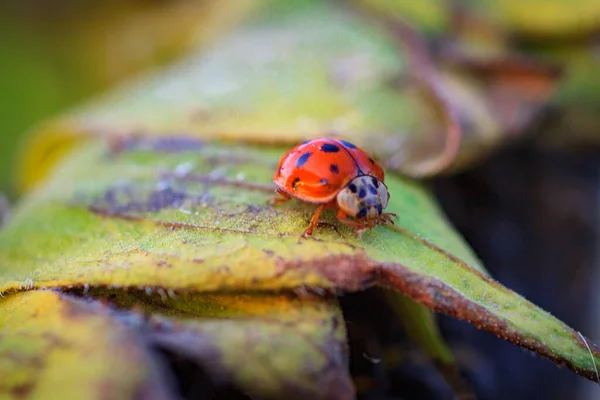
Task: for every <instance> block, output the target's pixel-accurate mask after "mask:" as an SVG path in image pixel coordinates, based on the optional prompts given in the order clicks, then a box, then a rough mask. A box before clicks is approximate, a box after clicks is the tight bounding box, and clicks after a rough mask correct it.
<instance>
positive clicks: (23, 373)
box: [0, 291, 174, 399]
mask: <svg viewBox="0 0 600 400" xmlns="http://www.w3.org/2000/svg"><path fill="white" fill-rule="evenodd" d="M139 340H140V339H139V337H137V336H136V335H135V334H133V333H132V332H130V331H128V330H127V329H126V328H125V327H124V326H122V325H121V324H119V323H117V322H115V321H113V320H112V319H111V317H110V314H109V312H108V310H107V309H104V308H103V307H102V306H99V305H90V304H88V303H85V302H82V301H79V300H75V299H72V298H70V297H65V296H63V295H60V294H57V293H53V292H44V291H32V292H23V293H18V294H14V295H11V296H10V297H8V298H5V299H0V377H1V378H2V379H0V398H5V396H6V397H8V398H42V397H47V396H49V395H51V396H52V397H56V398H87V399H106V398H114V399H126V398H133V397H136V396H140V397H143V398H148V399H170V398H174V397H173V393H172V392H171V387H170V383H171V382H168V378H169V376H168V375H166V374H164V371H163V370H162V369H161V368H160V364H158V363H156V360H154V359H153V358H152V357H151V356H150V354H149V353H148V351H147V349H145V348H144V347H142V346H140V345H139Z"/></svg>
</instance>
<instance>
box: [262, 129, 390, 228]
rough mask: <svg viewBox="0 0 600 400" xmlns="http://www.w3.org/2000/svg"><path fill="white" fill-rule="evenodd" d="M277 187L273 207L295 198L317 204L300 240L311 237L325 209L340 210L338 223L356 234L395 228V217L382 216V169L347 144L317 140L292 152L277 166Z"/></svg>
mask: <svg viewBox="0 0 600 400" xmlns="http://www.w3.org/2000/svg"><path fill="white" fill-rule="evenodd" d="M273 182H275V184H276V185H277V187H278V188H277V194H278V197H277V198H275V199H273V203H283V202H286V201H288V200H290V199H292V198H294V199H298V200H301V201H304V202H307V203H312V204H319V207H318V208H317V210H316V211H315V214H314V215H313V217H312V219H311V220H310V224H309V225H308V227H307V228H306V230H305V231H304V233H303V235H302V236H310V235H311V234H312V232H313V229H314V227H315V226H316V225H317V221H318V220H319V216H320V215H321V212H322V211H323V210H324V209H325V208H330V209H337V218H338V220H339V221H340V222H342V223H344V224H346V225H349V226H352V227H354V228H356V229H355V233H356V235H359V234H360V233H362V232H363V231H364V230H365V229H367V228H368V229H372V228H374V227H375V225H377V224H378V223H391V224H393V223H394V222H393V221H392V217H394V216H396V214H393V213H384V212H383V210H384V209H385V208H386V207H387V205H388V201H389V199H390V194H389V193H388V191H387V187H386V186H385V184H384V183H383V182H384V173H383V169H382V168H381V167H380V166H379V164H377V163H376V162H375V160H373V159H372V158H371V157H369V155H368V154H367V153H365V152H364V151H363V150H361V149H359V148H358V147H356V146H355V145H353V144H352V143H349V142H346V141H344V140H338V139H327V138H322V139H314V140H309V141H306V142H304V143H302V144H300V145H298V146H296V147H294V148H293V149H291V150H290V151H289V152H287V153H286V154H285V155H284V156H283V157H282V158H281V160H280V161H279V165H278V166H277V170H276V171H275V176H274V177H273Z"/></svg>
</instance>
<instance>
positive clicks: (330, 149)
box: [321, 143, 340, 153]
mask: <svg viewBox="0 0 600 400" xmlns="http://www.w3.org/2000/svg"><path fill="white" fill-rule="evenodd" d="M321 151H324V152H325V153H337V152H338V151H340V148H339V147H337V146H336V145H335V144H331V143H325V144H324V145H322V146H321Z"/></svg>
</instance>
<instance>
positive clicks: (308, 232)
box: [302, 204, 326, 237]
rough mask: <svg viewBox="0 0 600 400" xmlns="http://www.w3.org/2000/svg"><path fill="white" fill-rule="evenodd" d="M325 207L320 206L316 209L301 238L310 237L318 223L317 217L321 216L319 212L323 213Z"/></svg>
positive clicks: (323, 205)
mask: <svg viewBox="0 0 600 400" xmlns="http://www.w3.org/2000/svg"><path fill="white" fill-rule="evenodd" d="M325 206H326V204H321V205H320V206H319V207H318V208H317V210H316V211H315V214H314V215H313V217H312V218H311V220H310V224H308V228H306V230H305V231H304V233H303V234H302V236H303V237H307V236H310V235H312V233H313V229H315V226H317V222H318V221H319V217H320V216H321V212H323V209H324V208H325Z"/></svg>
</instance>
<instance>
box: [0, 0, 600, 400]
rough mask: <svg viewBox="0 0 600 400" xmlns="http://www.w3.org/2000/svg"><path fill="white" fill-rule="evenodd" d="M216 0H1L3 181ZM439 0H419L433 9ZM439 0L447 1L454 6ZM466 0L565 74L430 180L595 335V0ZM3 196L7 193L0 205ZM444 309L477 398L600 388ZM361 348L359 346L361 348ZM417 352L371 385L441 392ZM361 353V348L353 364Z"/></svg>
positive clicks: (543, 293)
mask: <svg viewBox="0 0 600 400" xmlns="http://www.w3.org/2000/svg"><path fill="white" fill-rule="evenodd" d="M208 3H210V2H206V1H200V0H197V1H193V0H173V1H168V0H127V1H117V0H109V1H99V0H98V1H83V2H82V1H77V0H58V1H54V2H47V1H44V0H4V1H2V2H1V3H0V60H1V62H0V93H2V97H1V98H0V193H2V194H3V195H4V196H6V197H7V198H9V199H10V200H11V201H15V200H16V199H17V198H18V195H19V192H18V190H17V187H16V185H15V181H14V178H15V175H16V168H17V164H16V161H17V155H18V154H19V151H21V150H22V149H23V148H24V146H26V145H25V144H24V143H25V142H24V141H23V139H24V138H25V137H26V135H27V132H28V130H29V129H31V128H32V127H34V126H35V125H36V124H38V123H39V122H40V121H44V120H46V119H47V118H50V117H52V116H54V115H56V114H57V113H59V112H61V111H62V110H65V109H66V108H68V107H69V106H73V105H76V104H77V103H79V102H81V101H83V100H84V99H87V98H90V97H92V96H93V95H94V94H97V93H100V92H102V91H103V90H105V89H107V88H109V87H112V86H114V85H115V84H117V83H119V82H120V81H123V80H125V79H126V78H128V77H130V76H133V75H135V74H137V73H140V72H142V71H144V70H147V69H149V68H153V67H155V66H159V65H162V64H164V63H167V62H168V61H170V60H172V59H174V58H175V57H177V56H178V55H180V54H183V53H184V52H185V49H186V48H187V47H188V46H190V45H191V44H193V43H196V42H197V41H198V40H199V38H204V37H205V36H206V35H203V34H202V32H200V34H199V33H198V30H199V29H200V28H198V23H197V21H198V20H200V19H202V18H204V19H205V20H206V19H207V18H208V17H207V15H210V6H209V5H207V4H208ZM234 3H236V4H237V2H234ZM398 3H406V4H408V5H406V7H405V9H406V12H407V15H408V16H409V17H410V18H413V22H414V23H415V25H416V26H418V27H419V28H421V29H423V31H424V32H426V33H427V34H428V35H432V36H435V35H439V34H440V30H441V29H439V28H438V27H437V25H436V18H435V15H436V14H435V13H433V14H431V15H434V16H433V17H428V16H427V15H429V14H423V12H425V11H423V12H421V11H418V12H417V11H414V10H415V7H413V6H412V5H410V4H411V2H409V1H408V0H407V1H406V2H402V1H400V2H398ZM439 3H440V2H436V1H433V0H432V1H424V2H423V4H424V5H425V6H426V7H425V8H424V10H426V9H428V7H429V9H433V8H435V7H436V5H439ZM444 3H447V4H446V5H447V7H445V8H444V10H450V9H451V8H452V7H454V6H455V4H454V3H453V4H452V5H451V4H450V3H449V2H444ZM460 4H462V7H466V8H470V7H473V9H474V10H476V13H479V12H481V13H482V15H484V16H490V15H491V16H494V17H497V19H498V20H499V21H500V26H501V27H502V28H503V29H505V30H506V33H507V37H508V41H507V43H508V44H509V45H510V46H512V48H513V49H514V50H515V51H517V52H521V53H533V54H536V55H542V56H544V57H549V58H551V59H552V60H553V61H554V62H557V63H559V64H561V66H562V67H563V68H564V69H565V71H566V74H565V77H564V79H563V81H562V83H561V85H560V87H559V90H558V91H557V94H556V95H555V97H554V98H553V99H552V101H551V104H549V105H548V107H547V109H546V110H545V112H544V113H543V114H541V115H540V117H539V118H538V119H537V120H536V123H535V124H534V125H532V126H531V127H529V128H528V129H526V132H525V134H522V135H521V136H520V138H526V139H521V140H519V141H513V143H511V144H510V145H507V146H505V147H504V148H503V149H502V150H501V151H499V152H497V153H496V154H494V155H492V156H491V157H489V158H488V159H486V160H485V161H483V162H481V163H479V164H478V165H477V166H474V167H472V168H470V169H468V170H466V171H465V172H461V173H459V174H457V175H455V176H452V177H446V178H439V179H435V180H434V181H433V182H432V185H433V188H434V190H435V192H436V194H437V196H438V198H439V199H440V202H441V204H442V207H443V208H444V209H445V211H446V212H447V214H448V216H449V218H450V219H451V220H452V222H453V223H454V225H455V226H456V227H457V229H458V230H459V231H460V232H461V233H462V234H463V235H464V236H465V237H466V239H467V240H468V242H469V243H470V244H471V246H472V247H473V248H474V249H475V251H476V252H477V253H478V254H479V255H480V257H481V258H482V259H483V261H484V264H485V265H486V267H487V268H488V269H489V270H490V272H491V273H492V274H493V275H494V277H496V278H497V279H498V280H499V281H500V282H502V283H503V284H505V285H506V286H508V287H510V288H511V289H513V290H515V291H516V292H519V293H521V294H523V295H524V296H525V297H526V298H528V299H529V300H531V301H533V302H534V303H536V304H538V305H539V306H541V307H542V308H544V309H546V310H548V311H550V312H551V313H552V314H554V315H555V316H556V317H558V318H559V319H562V320H563V321H565V322H566V323H568V324H569V325H571V326H572V327H574V328H575V329H577V330H580V331H582V332H585V334H586V335H587V336H588V337H590V338H591V339H593V340H595V341H596V343H598V342H600V324H599V323H598V319H597V315H598V311H599V303H600V301H599V299H600V297H599V296H598V295H597V292H598V291H597V290H596V289H597V287H598V279H599V273H598V263H599V261H598V260H600V257H599V255H598V245H599V241H598V221H599V219H598V215H597V210H598V207H597V204H598V198H599V194H600V188H599V187H598V182H599V173H598V172H599V167H600V165H599V164H600V163H599V158H598V152H597V150H598V149H597V144H598V143H600V122H599V121H600V100H599V99H600V34H599V32H600V6H599V4H600V1H598V0H589V1H588V0H583V1H579V2H577V1H575V2H572V3H571V2H566V1H559V0H549V1H542V0H538V1H532V2H527V3H523V4H521V3H519V2H517V1H511V0H506V1H500V0H498V1H493V0H482V1H475V0H470V1H463V2H461V3H460ZM235 7H238V6H237V5H236V6H235ZM432 7H433V8H432ZM536 7H537V8H536ZM400 8H402V7H400ZM411 10H412V11H411ZM532 10H533V12H532ZM536 10H537V12H536ZM569 13H571V14H569ZM235 15H236V12H235V11H232V12H231V15H230V16H229V18H230V19H231V20H232V21H233V20H235ZM5 208H6V207H5V204H4V202H3V201H0V210H2V209H5ZM0 213H1V211H0ZM349 303H350V304H353V303H352V300H345V306H346V307H347V306H348V304H349ZM367 313H368V312H367ZM355 319H358V317H355ZM440 320H441V323H442V327H443V331H444V334H445V335H446V337H447V339H448V341H449V342H450V343H451V345H452V347H453V349H454V350H455V352H456V354H457V356H458V358H459V360H460V362H461V364H462V366H463V367H464V370H465V373H466V375H467V376H468V379H469V380H471V381H472V382H473V385H474V386H475V387H476V389H477V393H478V394H479V396H480V398H482V399H508V398H511V399H532V398H545V399H566V398H573V399H581V400H591V399H596V398H600V389H599V388H598V387H597V386H596V385H595V384H592V383H591V382H588V381H587V380H585V379H584V378H580V377H578V376H576V375H575V374H573V373H572V372H570V371H568V370H565V369H559V368H557V367H556V366H555V365H554V364H552V363H551V362H549V361H547V360H544V359H541V358H539V357H537V356H535V355H532V354H530V353H528V352H526V351H524V350H521V349H520V348H517V347H515V346H513V345H510V344H508V343H506V342H504V341H503V340H500V339H498V338H496V337H493V336H492V335H489V334H487V333H485V332H480V331H477V330H476V329H475V328H474V327H472V326H471V325H468V324H466V323H462V322H459V321H455V320H453V319H450V318H445V317H441V318H440ZM373 323H375V322H373ZM351 334H352V332H351ZM357 352H358V354H360V353H361V351H360V350H359V349H357V348H354V349H353V354H354V357H360V355H358V356H357V355H356V354H357ZM369 365H371V367H370V368H371V369H373V368H375V367H373V364H372V363H371V364H369ZM417 365H418V363H415V364H413V365H412V366H411V367H410V368H404V369H403V370H402V371H401V373H400V375H398V371H394V372H389V371H387V372H386V371H383V372H382V371H379V372H377V371H376V372H373V373H379V374H384V373H389V375H387V376H385V377H381V380H382V381H387V384H386V389H385V390H384V389H382V390H378V391H374V392H372V394H371V395H370V396H368V397H369V398H428V397H430V398H445V397H444V396H447V393H436V392H435V390H433V391H432V390H429V389H428V388H431V387H434V386H435V382H434V383H432V382H430V381H429V377H430V376H432V375H431V373H430V372H431V371H429V372H428V371H422V370H420V369H419V368H417ZM363 367H364V366H361V364H360V362H356V361H353V368H354V369H355V370H360V369H361V368H363ZM369 371H371V370H369ZM371 372H372V371H371Z"/></svg>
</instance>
